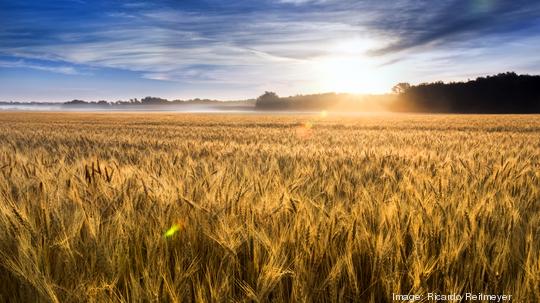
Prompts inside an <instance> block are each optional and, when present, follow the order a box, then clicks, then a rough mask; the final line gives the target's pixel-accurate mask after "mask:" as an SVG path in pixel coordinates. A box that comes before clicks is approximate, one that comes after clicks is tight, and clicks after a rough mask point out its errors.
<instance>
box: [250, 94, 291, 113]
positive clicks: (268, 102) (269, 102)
mask: <svg viewBox="0 0 540 303" xmlns="http://www.w3.org/2000/svg"><path fill="white" fill-rule="evenodd" d="M286 105H287V104H286V103H285V102H284V101H283V100H282V99H281V98H279V96H278V95H277V94H276V93H274V92H264V94H262V95H260V96H259V98H257V101H256V103H255V106H256V107H257V108H259V109H283V108H284V107H286Z"/></svg>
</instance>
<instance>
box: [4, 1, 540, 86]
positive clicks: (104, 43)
mask: <svg viewBox="0 0 540 303" xmlns="http://www.w3.org/2000/svg"><path fill="white" fill-rule="evenodd" d="M0 20H1V21H0V56H3V57H8V58H11V60H7V61H2V62H0V65H1V66H3V67H23V66H24V67H26V68H28V69H34V70H42V71H50V72H55V73H63V74H80V71H79V70H78V69H77V68H75V66H84V67H87V68H98V69H99V68H103V69H118V70H126V71H131V72H134V73H136V74H138V75H139V77H141V78H144V79H151V80H156V81H167V82H174V83H179V82H181V83H188V84H192V83H198V84H203V83H208V84H209V85H217V84H222V85H230V86H235V85H236V86H237V87H243V88H248V87H249V88H253V89H259V88H262V87H265V86H271V87H275V86H278V87H279V86H294V85H298V86H301V85H305V83H312V82H313V81H315V80H316V78H317V77H316V76H317V75H314V74H313V66H314V65H315V64H317V62H318V61H320V60H323V59H325V58H327V57H331V56H334V57H336V56H347V57H355V56H358V57H362V56H366V54H369V55H372V56H373V57H372V59H371V60H373V63H374V64H373V65H374V66H375V67H373V68H380V69H389V68H391V67H392V66H394V65H399V66H401V67H403V69H406V67H407V64H412V63H411V62H414V64H415V65H411V66H412V67H409V68H408V69H407V70H409V74H407V75H406V76H410V75H411V73H413V72H414V70H415V69H416V67H415V66H417V65H418V64H420V65H423V66H426V69H429V68H430V67H432V68H433V73H440V72H441V69H442V68H443V67H441V65H442V64H438V63H437V62H441V61H440V60H439V61H437V60H432V61H429V60H430V59H429V58H433V57H434V56H438V57H445V56H455V57H456V58H459V60H461V61H462V62H465V61H467V60H469V59H470V58H473V57H475V58H476V59H478V56H476V55H474V54H476V53H479V54H480V55H479V56H480V57H481V56H482V55H484V56H486V57H485V58H486V60H488V61H489V56H492V58H501V56H503V55H502V54H500V53H498V52H496V51H494V50H493V49H494V48H505V49H513V50H516V49H517V50H522V52H524V53H527V54H529V53H530V52H531V51H532V50H530V48H526V47H516V46H515V45H510V43H512V42H519V41H530V39H533V38H534V37H537V36H538V33H540V30H539V29H540V2H538V3H537V2H531V1H525V0H515V1H508V0H442V1H437V2H433V1H416V0H398V1H392V2H391V3H390V2H387V1H375V0H368V1H353V0H341V1H336V0H262V1H238V0H232V1H226V2H224V1H217V0H205V1H191V0H188V1H173V0H164V1H159V2H151V1H136V0H126V1H119V2H116V1H100V0H96V1H91V2H90V1H77V0H55V1H47V2H35V1H29V0H20V1H17V2H11V3H6V2H2V3H1V4H0ZM359 41H360V42H359ZM353 42H354V43H353ZM343 45H344V46H343ZM474 50H476V51H474ZM503 52H504V51H503ZM422 58H424V59H422ZM467 58H469V59H467ZM456 60H457V59H456ZM36 62H37V63H36ZM47 62H49V63H47ZM443 62H444V61H443ZM456 62H457V63H456ZM459 62H460V61H455V62H453V66H455V68H459V67H463V65H460V64H459ZM520 64H521V65H523V64H524V63H523V62H522V61H520ZM403 69H400V70H399V72H401V70H403ZM448 70H453V68H452V69H450V68H448ZM397 72H398V71H396V73H397ZM422 72H424V71H422ZM443 74H444V73H443ZM404 76H405V75H404ZM389 81H390V80H389Z"/></svg>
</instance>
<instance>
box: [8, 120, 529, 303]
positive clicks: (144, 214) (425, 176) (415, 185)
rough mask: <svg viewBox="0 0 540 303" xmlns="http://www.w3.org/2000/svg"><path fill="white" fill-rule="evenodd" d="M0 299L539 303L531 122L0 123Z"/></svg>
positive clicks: (169, 121)
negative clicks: (478, 296) (443, 298)
mask: <svg viewBox="0 0 540 303" xmlns="http://www.w3.org/2000/svg"><path fill="white" fill-rule="evenodd" d="M0 281H1V283H0V301H2V302H391V301H392V298H393V297H392V295H393V294H396V293H399V294H426V293H428V292H436V293H458V294H463V293H466V292H471V293H489V294H509V295H512V301H513V302H540V116H535V115H526V116H475V115H469V116H465V115H463V116H462V115H431V116H430V115H383V114H381V115H359V116H338V115H332V114H331V115H326V113H325V114H324V115H292V114H289V115H285V114H284V115H262V114H260V115H254V114H252V115H241V114H228V115H222V114H164V113H161V114H158V113H138V114H137V113H131V114H130V113H114V114H96V113H1V114H0Z"/></svg>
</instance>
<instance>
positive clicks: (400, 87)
mask: <svg viewBox="0 0 540 303" xmlns="http://www.w3.org/2000/svg"><path fill="white" fill-rule="evenodd" d="M409 88H411V85H410V84H409V83H407V82H401V83H398V84H396V85H394V87H392V92H393V93H394V94H403V93H404V92H406V91H407V90H408V89H409Z"/></svg>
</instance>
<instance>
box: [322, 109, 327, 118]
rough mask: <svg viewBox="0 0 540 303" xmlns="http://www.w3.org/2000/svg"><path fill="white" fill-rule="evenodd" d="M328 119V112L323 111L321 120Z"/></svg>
mask: <svg viewBox="0 0 540 303" xmlns="http://www.w3.org/2000/svg"><path fill="white" fill-rule="evenodd" d="M326 117H328V112H327V111H325V110H323V111H322V112H321V118H326Z"/></svg>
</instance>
